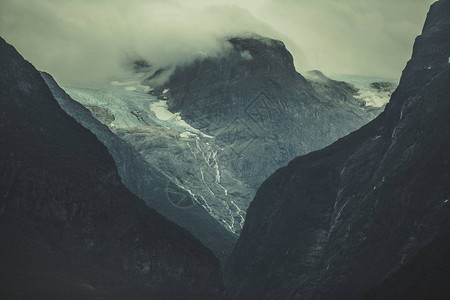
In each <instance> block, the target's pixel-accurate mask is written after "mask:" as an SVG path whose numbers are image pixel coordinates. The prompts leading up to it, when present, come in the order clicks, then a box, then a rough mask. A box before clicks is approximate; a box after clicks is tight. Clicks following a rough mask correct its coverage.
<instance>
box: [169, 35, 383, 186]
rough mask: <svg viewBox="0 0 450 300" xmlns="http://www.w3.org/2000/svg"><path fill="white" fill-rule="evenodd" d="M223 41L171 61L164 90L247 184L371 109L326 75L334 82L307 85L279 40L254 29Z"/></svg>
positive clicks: (353, 125) (358, 122)
mask: <svg viewBox="0 0 450 300" xmlns="http://www.w3.org/2000/svg"><path fill="white" fill-rule="evenodd" d="M229 42H230V45H231V46H230V49H229V51H228V52H227V53H226V54H225V55H223V56H222V57H219V58H211V59H205V60H201V61H197V62H195V63H193V64H191V65H189V66H185V67H179V68H177V69H176V70H175V72H174V74H173V75H172V77H171V78H170V80H169V82H168V84H167V87H168V88H169V90H170V92H169V93H168V94H167V95H166V97H167V98H168V104H169V109H170V110H171V111H174V112H180V114H181V116H182V117H183V118H184V119H186V120H187V121H188V122H189V123H190V124H193V126H194V127H196V128H199V129H201V130H202V131H204V132H206V133H207V134H210V135H212V136H214V137H215V138H216V140H217V142H218V143H219V144H220V145H221V148H223V150H222V151H220V153H219V156H218V157H219V160H221V161H223V163H224V164H225V165H226V167H227V169H229V170H230V171H231V172H232V173H233V174H235V176H236V177H238V178H240V179H242V180H244V181H245V182H248V183H249V184H250V186H251V187H252V188H255V189H256V188H258V187H259V185H260V184H261V183H262V181H263V180H264V179H265V178H267V177H268V176H269V175H270V174H271V173H272V172H273V171H275V170H276V169H277V168H279V167H281V166H283V165H285V164H287V163H288V162H289V161H290V160H291V159H293V158H294V157H296V156H298V155H301V154H305V153H308V152H310V151H313V150H317V149H320V148H322V147H324V146H327V145H329V144H331V143H332V142H334V141H336V140H337V139H338V138H340V137H342V136H344V135H346V134H348V133H350V132H352V131H354V130H356V129H358V128H359V127H361V126H362V125H364V124H366V123H367V122H369V121H370V120H372V119H373V118H374V117H375V116H376V112H372V111H370V110H367V108H365V107H362V106H361V105H359V103H355V102H357V101H356V100H355V99H354V98H353V95H352V93H353V90H352V89H351V88H350V87H349V86H348V85H346V86H345V87H346V88H345V89H343V88H342V86H341V85H339V84H338V83H337V82H334V81H332V80H329V79H328V78H327V80H328V82H333V83H335V84H334V85H331V86H327V87H324V83H323V82H317V81H316V82H314V85H313V83H312V82H310V81H308V80H306V79H305V78H304V77H303V76H302V75H301V74H299V73H297V71H296V70H295V67H294V63H293V58H292V55H291V54H290V53H289V51H288V50H287V49H286V48H285V46H284V44H283V43H282V42H280V41H277V40H272V39H269V38H263V37H259V36H254V37H247V38H233V39H230V40H229ZM322 76H323V74H322ZM323 78H326V77H325V76H323ZM318 91H319V92H318ZM350 99H352V100H355V101H350Z"/></svg>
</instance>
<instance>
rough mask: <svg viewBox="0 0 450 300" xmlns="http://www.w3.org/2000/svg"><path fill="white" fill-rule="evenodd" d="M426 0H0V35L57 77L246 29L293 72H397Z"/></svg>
mask: <svg viewBox="0 0 450 300" xmlns="http://www.w3.org/2000/svg"><path fill="white" fill-rule="evenodd" d="M392 2H395V3H392ZM431 2H432V1H418V0H397V1H389V0H379V1H369V0H342V1H339V2H337V1H335V0H316V1H306V0H261V1H257V0H247V1H245V0H241V1H237V0H184V1H181V0H179V1H178V0H169V1H167V0H164V1H163V0H128V1H125V0H97V1H87V0H77V1H75V0H2V1H1V3H0V34H1V35H2V36H3V37H4V38H5V39H6V40H7V41H8V42H9V43H12V44H13V45H14V46H15V47H16V48H17V49H18V50H19V51H20V52H21V53H22V55H24V56H25V57H26V58H27V59H29V60H30V61H31V62H32V63H33V64H35V65H36V66H37V67H38V68H39V69H41V70H45V71H48V72H50V73H51V74H53V75H54V76H55V77H56V78H57V79H58V80H59V81H61V82H63V83H79V82H84V81H93V80H103V79H105V78H113V77H116V76H119V75H120V74H121V73H123V71H124V64H126V63H127V62H128V61H129V60H130V59H135V58H144V59H147V60H149V61H150V62H151V63H153V64H156V65H158V66H161V67H168V66H174V65H182V64H186V63H189V62H191V61H193V60H195V59H197V58H202V57H206V56H220V55H222V54H223V53H225V52H226V51H227V50H228V48H229V47H230V45H229V44H228V43H227V38H228V37H231V36H236V35H242V34H245V33H248V32H255V33H257V34H260V35H264V36H269V37H273V38H278V39H281V40H283V41H284V42H285V44H286V45H287V47H288V49H289V50H290V51H291V52H292V53H293V55H294V59H295V62H296V66H297V68H298V69H299V70H300V71H303V70H307V69H312V68H314V69H321V70H323V71H325V72H327V73H359V74H374V75H382V76H398V75H399V73H400V71H401V70H402V68H403V66H404V65H405V62H406V60H407V58H408V57H409V56H410V53H411V46H412V42H413V40H414V37H415V36H416V35H417V34H418V33H419V32H420V28H421V27H422V25H423V21H424V18H425V13H426V11H427V9H428V6H429V4H430V3H431Z"/></svg>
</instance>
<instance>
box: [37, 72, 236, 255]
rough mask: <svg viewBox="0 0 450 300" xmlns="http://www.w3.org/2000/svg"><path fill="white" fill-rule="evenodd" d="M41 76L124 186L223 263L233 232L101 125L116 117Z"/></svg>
mask: <svg viewBox="0 0 450 300" xmlns="http://www.w3.org/2000/svg"><path fill="white" fill-rule="evenodd" d="M42 77H43V78H44V80H45V82H46V84H47V85H48V87H49V88H50V91H51V92H52V94H53V96H54V97H55V99H56V101H57V102H58V104H59V105H60V106H61V108H62V109H63V110H64V111H65V112H66V113H67V114H68V115H70V116H71V117H73V118H74V119H75V120H77V121H78V122H79V123H80V124H81V125H82V126H83V127H85V128H87V129H89V130H90V131H91V132H92V133H93V134H95V135H96V137H97V138H98V139H99V141H100V142H102V143H103V144H104V145H105V146H106V147H107V148H108V151H109V153H110V154H111V156H112V157H113V159H114V161H115V163H116V165H117V168H118V173H119V175H120V177H121V179H122V181H123V183H124V184H125V185H126V187H127V188H129V189H130V190H131V191H132V192H133V193H134V194H135V195H137V196H139V197H140V198H141V199H143V200H144V201H145V202H146V203H147V204H148V206H150V207H152V208H153V209H155V210H156V211H157V212H159V213H160V214H162V215H163V216H165V217H166V218H168V219H169V220H171V221H173V222H174V223H176V224H177V225H179V226H181V227H183V228H186V229H188V230H189V231H190V232H191V233H192V234H193V235H194V236H195V237H196V238H198V239H199V240H200V241H201V242H202V243H203V244H204V245H205V246H207V247H208V248H210V249H211V250H212V251H213V252H214V254H215V255H216V256H217V258H219V260H220V261H221V263H225V260H226V258H227V257H228V256H229V254H230V253H231V250H232V248H233V246H234V243H235V242H236V237H235V235H233V233H231V232H230V231H229V230H227V229H226V228H224V226H222V225H220V224H219V223H218V222H217V221H216V219H214V218H213V217H212V216H211V215H210V214H209V213H208V212H207V211H206V210H205V209H204V208H203V207H202V206H201V205H198V204H197V202H195V200H194V199H193V198H192V197H191V195H190V194H189V193H188V192H187V191H186V190H183V189H181V188H180V187H178V186H177V185H175V184H173V183H171V181H170V178H169V177H167V176H166V175H165V174H164V173H163V172H161V170H159V169H158V168H157V167H155V166H157V164H151V163H149V162H148V161H147V160H146V159H145V158H144V157H143V155H142V154H141V153H140V152H139V151H138V149H136V148H135V147H133V146H132V145H131V144H130V143H128V142H127V141H126V139H122V138H121V137H119V136H118V135H117V134H115V133H114V132H113V131H111V129H110V128H109V127H108V126H106V125H105V124H110V123H111V122H112V120H113V119H115V118H119V116H118V115H117V114H116V115H115V116H114V115H112V114H109V113H108V111H107V110H105V109H102V108H100V107H98V106H95V105H91V106H88V107H89V109H90V110H88V109H87V108H85V107H84V106H83V105H81V104H80V103H78V102H76V101H74V100H73V99H72V98H70V96H69V95H67V94H66V92H65V91H64V90H63V89H62V88H60V87H59V86H58V84H57V83H56V81H55V80H54V79H53V78H52V77H51V76H50V75H49V74H46V73H42ZM91 112H92V114H94V115H95V116H96V117H94V116H93V115H92V114H91ZM133 117H134V116H133ZM97 118H98V119H97ZM101 122H103V123H104V124H102V123H101ZM140 131H142V129H141V130H140ZM148 148H149V149H147V151H148V153H149V154H150V156H156V155H155V153H156V152H157V151H158V147H148ZM174 148H175V147H174ZM180 201H181V202H180Z"/></svg>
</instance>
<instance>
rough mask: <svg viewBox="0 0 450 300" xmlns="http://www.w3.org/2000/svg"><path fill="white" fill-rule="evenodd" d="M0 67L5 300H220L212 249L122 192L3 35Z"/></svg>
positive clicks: (85, 134)
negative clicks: (100, 299) (208, 299)
mask: <svg viewBox="0 0 450 300" xmlns="http://www.w3.org/2000/svg"><path fill="white" fill-rule="evenodd" d="M0 69H1V72H0V86H1V88H0V107H1V109H0V145H1V147H0V169H1V173H0V191H1V192H0V244H1V245H2V247H1V249H0V261H1V265H2V272H1V277H0V295H1V298H3V299H29V298H50V299H53V298H55V299H80V298H83V299H98V298H102V299H124V298H133V299H144V298H145V299H148V298H152V299H159V298H161V299H167V298H171V299H177V298H178V299H180V298H183V299H185V298H199V299H205V298H220V297H221V296H222V295H223V287H222V283H221V274H220V265H219V262H218V260H217V259H216V258H215V257H214V255H213V254H212V252H211V251H210V250H209V249H207V248H206V247H204V246H203V245H202V244H201V243H200V242H199V241H198V240H197V239H195V238H194V237H193V236H192V235H191V234H190V233H188V232H187V231H186V230H184V229H181V228H180V227H178V226H176V225H175V224H173V223H171V222H169V221H168V220H166V219H165V218H164V217H162V216H160V215H159V214H158V213H156V212H155V211H154V210H152V209H150V208H148V207H147V206H146V205H145V203H144V202H143V201H142V200H140V199H139V198H137V197H136V196H134V195H133V194H132V193H131V192H130V191H129V190H128V189H126V188H125V187H124V186H123V184H122V183H121V180H120V177H119V175H118V172H117V169H116V166H115V164H114V161H113V159H112V158H111V156H110V155H109V154H108V151H107V149H106V148H105V146H103V145H102V144H101V143H100V142H99V141H98V140H97V139H96V137H95V136H94V135H93V134H92V133H91V132H89V131H88V130H86V129H85V128H83V127H82V126H81V125H80V124H78V123H77V122H76V121H75V120H74V119H72V118H71V117H69V116H68V115H67V114H66V113H65V112H64V111H63V110H62V109H61V108H60V107H59V105H58V103H57V102H56V100H55V98H54V97H53V95H52V94H51V92H50V90H49V88H48V87H47V85H46V84H45V82H44V80H43V79H42V77H41V75H40V74H39V72H38V71H36V69H35V68H34V67H33V66H32V65H31V64H30V63H28V62H27V61H25V60H24V59H23V58H22V57H21V56H20V55H19V54H18V53H17V52H16V51H15V49H14V48H13V47H12V46H10V45H8V44H7V43H6V42H5V41H4V40H3V39H1V40H0Z"/></svg>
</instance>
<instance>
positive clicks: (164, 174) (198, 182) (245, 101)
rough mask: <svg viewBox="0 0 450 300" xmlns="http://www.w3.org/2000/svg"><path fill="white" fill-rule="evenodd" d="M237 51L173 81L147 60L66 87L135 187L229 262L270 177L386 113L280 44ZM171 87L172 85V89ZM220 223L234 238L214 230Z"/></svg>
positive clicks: (242, 46)
mask: <svg viewBox="0 0 450 300" xmlns="http://www.w3.org/2000/svg"><path fill="white" fill-rule="evenodd" d="M229 43H230V48H229V51H226V52H225V53H224V54H223V56H220V57H215V58H209V59H203V60H199V61H195V62H192V63H191V64H189V65H186V66H182V67H178V68H175V70H172V71H173V72H172V73H170V70H164V69H157V68H155V67H153V66H152V65H151V64H149V63H147V62H145V61H142V60H139V61H137V62H136V63H135V65H134V67H133V70H134V71H136V72H137V73H135V74H131V75H130V76H128V77H124V78H120V79H117V80H114V81H111V82H110V83H105V84H103V85H100V84H97V85H93V86H83V87H79V86H76V87H75V86H64V87H63V88H64V90H65V92H67V94H68V95H65V96H64V97H61V99H62V101H63V100H64V99H70V98H72V99H74V100H75V101H77V102H79V103H81V104H82V105H83V106H85V107H86V108H88V109H89V110H90V112H91V113H92V115H93V116H94V117H95V118H96V119H97V120H98V121H99V122H101V123H102V124H103V125H105V126H103V127H102V128H103V129H102V130H101V131H100V132H99V131H98V130H95V129H94V128H93V126H92V125H90V124H92V122H90V121H89V122H85V121H83V120H84V119H85V117H83V116H80V115H79V114H78V113H77V112H76V111H77V110H79V109H80V108H79V107H75V106H73V105H72V106H70V107H68V109H66V111H67V112H68V113H69V114H70V115H72V116H73V117H74V118H75V119H77V120H78V121H79V122H80V123H81V124H83V126H86V127H87V128H89V129H90V130H92V131H93V133H94V134H96V135H97V137H98V138H99V139H100V140H101V141H102V142H103V143H104V144H105V145H106V146H107V147H108V149H109V151H110V152H111V153H112V155H113V157H114V159H115V161H116V164H117V165H118V166H119V174H120V175H121V177H122V179H123V181H124V183H125V184H126V185H127V187H128V188H130V189H131V190H132V191H133V192H135V193H136V194H137V195H139V196H140V197H142V198H143V199H144V200H145V201H146V202H147V204H148V205H149V206H151V207H153V208H155V209H157V210H158V211H159V212H161V213H162V214H163V215H164V216H166V217H167V218H169V219H171V220H173V221H174V222H176V223H177V224H179V225H181V226H183V227H185V228H187V229H188V230H189V231H191V232H192V233H193V234H194V235H195V236H196V237H197V238H199V239H200V240H201V241H202V242H203V243H204V244H205V245H207V246H208V247H210V248H211V249H212V250H213V251H214V253H215V254H216V255H217V256H218V257H219V258H220V259H221V260H222V261H224V260H225V259H226V257H227V256H228V255H229V253H230V252H231V249H232V246H233V245H234V242H235V239H236V238H237V236H238V235H239V233H240V231H241V229H242V225H243V223H244V220H245V210H246V209H247V207H248V204H249V201H250V199H252V198H253V196H254V194H255V192H256V189H257V188H258V187H259V185H260V184H261V182H262V181H263V179H264V178H265V177H266V176H268V175H269V174H270V173H271V172H273V171H274V170H276V168H278V167H280V166H283V165H284V164H285V163H287V162H288V161H289V160H290V159H292V158H294V157H295V156H297V155H300V154H303V153H305V152H308V151H311V150H314V149H317V148H319V147H322V146H325V145H328V144H329V143H331V142H333V141H334V140H335V139H337V138H338V137H341V136H343V135H345V134H347V133H349V132H351V131H353V130H356V129H357V128H359V127H360V126H361V125H363V124H365V123H367V122H368V121H370V120H371V119H373V118H374V117H375V116H376V115H377V114H378V113H379V111H378V110H377V108H373V107H370V106H367V105H364V102H363V101H362V100H358V99H356V96H355V97H354V93H357V92H358V91H359V89H357V88H353V87H351V86H350V85H348V84H346V83H343V82H337V81H334V80H331V79H328V78H327V84H328V83H330V82H331V83H332V86H331V87H326V88H322V89H321V87H322V86H323V85H324V83H323V82H317V83H314V86H313V82H314V80H306V79H305V78H303V76H301V75H300V74H299V73H297V72H296V71H295V68H294V65H293V61H292V56H291V55H290V53H289V52H288V51H287V50H286V48H285V47H284V45H283V43H282V42H280V41H275V40H272V39H267V38H262V37H258V36H254V37H247V38H234V39H231V40H230V42H229ZM322 76H323V77H324V78H326V77H325V75H323V74H322ZM164 78H169V79H168V81H167V82H166V83H165V84H162V83H161V82H162V81H163V79H164ZM47 83H49V85H50V87H52V83H51V81H49V80H47ZM268 83H269V85H268ZM275 83H276V84H275ZM274 84H275V85H274ZM187 86H189V88H187ZM320 89H321V90H320ZM52 90H55V89H53V88H52ZM319 90H320V92H318V91H319ZM61 94H62V93H61ZM335 95H339V96H340V97H336V96H335ZM69 96H70V97H69ZM269 96H270V99H269V98H268V97H269ZM230 97H231V98H230ZM56 98H57V99H59V98H60V97H56ZM227 99H228V100H229V99H232V101H231V102H230V101H228V100H227ZM272 100H273V101H272ZM58 101H59V100H58ZM65 102H67V103H69V102H71V101H70V100H67V101H65ZM213 103H216V104H217V105H216V104H214V105H212V104H213ZM61 105H62V104H61ZM62 106H63V107H64V105H62ZM266 115H267V118H266ZM265 122H269V123H270V124H265ZM95 126H97V125H95ZM106 127H107V128H106ZM106 129H108V130H106ZM111 133H113V134H115V135H116V136H117V137H119V138H120V139H121V140H122V143H121V145H120V147H117V146H115V145H116V144H117V143H118V141H115V142H113V143H111V142H108V141H110V140H116V139H113V138H112V137H109V136H110V135H111ZM105 135H107V136H108V138H104V137H103V136H105ZM291 135H294V136H300V135H301V138H298V139H293V138H292V137H291ZM124 145H127V146H124ZM128 146H129V147H128ZM118 148H124V149H128V148H130V149H129V150H121V151H118ZM283 149H284V150H283ZM130 151H131V152H132V153H133V154H132V155H129V154H128V153H131V152H130ZM121 152H124V153H121ZM137 157H140V158H139V159H138V158H137ZM123 164H124V165H128V166H129V167H124V168H122V167H120V166H121V165H123ZM145 170H150V171H145ZM155 186H160V187H161V189H160V190H159V194H158V195H159V197H156V198H155V197H151V196H152V194H153V193H154V192H152V191H154V187H155ZM181 194H183V195H184V196H177V197H175V198H176V199H173V196H174V195H181ZM180 199H183V200H180ZM173 200H175V201H173ZM205 214H207V215H209V216H210V218H209V219H208V217H207V216H205ZM211 218H213V219H214V222H216V223H217V224H220V226H222V227H223V228H225V229H226V230H228V232H229V233H230V234H231V236H230V234H228V235H227V234H226V233H224V232H222V231H221V230H220V229H218V228H216V227H217V226H211V220H210V219H211ZM206 223H208V225H207V224H206ZM217 224H216V225H217ZM223 228H222V229H223ZM225 244H226V245H225Z"/></svg>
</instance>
